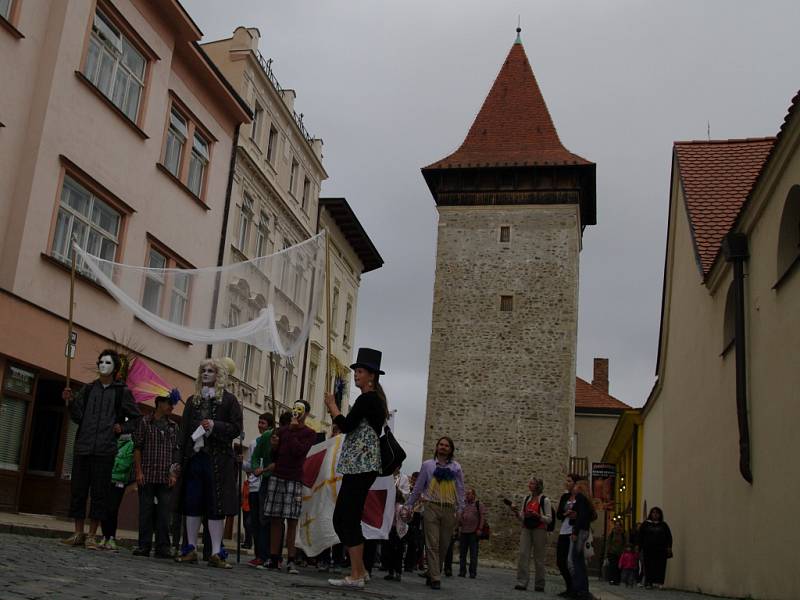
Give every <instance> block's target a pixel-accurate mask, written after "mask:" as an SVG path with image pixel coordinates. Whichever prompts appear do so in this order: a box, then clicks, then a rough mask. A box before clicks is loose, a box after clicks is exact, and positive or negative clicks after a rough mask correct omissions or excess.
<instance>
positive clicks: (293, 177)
mask: <svg viewBox="0 0 800 600" xmlns="http://www.w3.org/2000/svg"><path fill="white" fill-rule="evenodd" d="M299 170H300V163H299V162H297V159H295V158H293V159H292V170H291V172H290V173H289V193H290V194H291V195H292V197H293V198H295V193H294V188H295V185H296V184H297V172H298V171H299Z"/></svg>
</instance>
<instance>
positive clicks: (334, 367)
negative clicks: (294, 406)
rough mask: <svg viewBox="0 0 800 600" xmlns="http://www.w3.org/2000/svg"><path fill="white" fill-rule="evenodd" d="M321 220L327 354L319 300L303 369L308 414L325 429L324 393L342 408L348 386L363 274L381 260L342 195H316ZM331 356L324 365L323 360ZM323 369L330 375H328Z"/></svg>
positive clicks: (328, 422)
mask: <svg viewBox="0 0 800 600" xmlns="http://www.w3.org/2000/svg"><path fill="white" fill-rule="evenodd" d="M319 206H320V214H319V225H320V228H321V229H324V230H325V231H327V232H328V236H329V238H328V241H329V244H330V247H329V257H330V258H329V262H330V275H331V277H330V279H331V281H330V286H331V287H330V294H331V303H330V314H331V320H330V323H331V327H330V353H328V352H327V346H328V342H327V335H328V332H327V327H326V325H325V311H326V308H325V303H324V302H321V303H320V308H319V311H318V312H317V315H316V317H315V319H314V326H313V328H312V329H311V334H310V336H309V350H308V354H307V360H306V365H305V368H304V370H303V384H304V385H303V397H304V398H306V399H307V400H308V402H309V404H311V417H312V419H313V420H314V424H315V425H317V426H318V427H319V429H318V430H319V431H322V430H326V431H327V430H329V428H330V425H331V419H330V415H328V412H327V410H326V409H325V403H324V402H323V398H322V395H323V393H324V392H325V391H330V390H333V391H334V393H335V395H336V397H337V401H338V403H339V405H340V406H339V408H340V409H341V410H342V412H343V413H345V414H346V413H347V411H348V409H349V399H350V393H351V391H352V372H351V371H350V365H351V364H352V363H353V356H354V353H355V350H356V348H355V347H354V345H353V340H355V336H356V312H357V308H358V290H359V287H360V286H361V277H362V275H364V274H365V273H368V272H370V271H374V270H376V269H379V268H380V267H381V266H383V259H382V258H381V255H380V254H379V253H378V250H377V249H376V248H375V245H374V244H373V243H372V240H370V238H369V236H368V235H367V232H366V231H365V230H364V228H363V227H362V226H361V223H360V222H359V221H358V218H357V217H356V215H355V213H354V212H353V209H352V208H351V207H350V205H349V204H348V202H347V200H345V199H344V198H320V200H319ZM327 358H330V363H329V368H328V369H327V370H326V368H325V361H326V359H327ZM326 373H327V375H328V379H327V380H326V379H325V377H326Z"/></svg>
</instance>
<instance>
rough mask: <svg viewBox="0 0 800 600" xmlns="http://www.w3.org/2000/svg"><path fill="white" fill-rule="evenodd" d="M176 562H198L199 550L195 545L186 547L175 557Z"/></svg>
mask: <svg viewBox="0 0 800 600" xmlns="http://www.w3.org/2000/svg"><path fill="white" fill-rule="evenodd" d="M175 562H179V563H193V564H197V550H196V549H195V547H194V546H188V547H186V548H184V549H183V550H182V551H181V553H180V554H179V555H178V556H176V557H175Z"/></svg>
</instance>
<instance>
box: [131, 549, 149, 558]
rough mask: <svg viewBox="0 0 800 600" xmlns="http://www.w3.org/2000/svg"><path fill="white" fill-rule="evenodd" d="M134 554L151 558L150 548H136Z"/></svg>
mask: <svg viewBox="0 0 800 600" xmlns="http://www.w3.org/2000/svg"><path fill="white" fill-rule="evenodd" d="M132 554H133V555H134V556H150V548H134V549H133V552H132Z"/></svg>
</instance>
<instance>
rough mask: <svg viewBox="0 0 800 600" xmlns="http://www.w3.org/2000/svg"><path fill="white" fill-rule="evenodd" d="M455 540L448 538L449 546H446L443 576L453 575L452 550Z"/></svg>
mask: <svg viewBox="0 0 800 600" xmlns="http://www.w3.org/2000/svg"><path fill="white" fill-rule="evenodd" d="M455 545H456V538H454V537H451V538H450V545H449V546H447V553H446V554H445V555H444V574H445V575H452V574H453V550H454V549H455Z"/></svg>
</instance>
